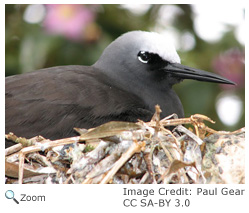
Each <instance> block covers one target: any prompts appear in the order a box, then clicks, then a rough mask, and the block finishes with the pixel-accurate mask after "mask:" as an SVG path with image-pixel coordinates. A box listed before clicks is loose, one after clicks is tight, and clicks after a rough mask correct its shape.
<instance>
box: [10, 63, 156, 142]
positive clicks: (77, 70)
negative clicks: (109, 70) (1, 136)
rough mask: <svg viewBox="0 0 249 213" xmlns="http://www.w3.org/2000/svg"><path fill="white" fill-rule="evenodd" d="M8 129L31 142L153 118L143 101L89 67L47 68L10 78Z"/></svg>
mask: <svg viewBox="0 0 249 213" xmlns="http://www.w3.org/2000/svg"><path fill="white" fill-rule="evenodd" d="M5 91H6V92H5V125H6V127H5V131H6V133H8V132H13V133H14V134H16V135H17V136H22V137H26V138H31V137H34V136H37V135H42V136H43V137H45V138H49V139H58V138H63V137H70V136H73V135H75V132H74V130H73V128H74V127H80V128H91V127H95V126H98V125H100V124H103V123H105V122H108V121H112V120H120V121H137V119H138V118H139V119H143V120H149V119H150V118H151V116H152V114H153V112H152V111H149V110H148V108H147V107H146V106H144V104H143V102H142V100H140V98H139V97H137V96H135V95H134V94H131V93H127V92H126V91H123V90H122V89H120V88H119V87H118V85H115V82H113V81H111V80H110V79H109V78H108V77H107V76H105V75H104V74H103V73H102V72H98V70H96V69H94V68H93V67H87V66H61V67H53V68H48V69H42V70H38V71H35V72H31V73H25V74H22V75H16V76H10V77H7V78H6V79H5Z"/></svg>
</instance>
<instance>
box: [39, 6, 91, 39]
mask: <svg viewBox="0 0 249 213" xmlns="http://www.w3.org/2000/svg"><path fill="white" fill-rule="evenodd" d="M46 8H47V14H46V17H45V20H44V22H43V24H44V27H45V29H46V30H47V31H48V32H50V33H52V34H59V35H64V36H65V37H67V38H69V39H72V40H80V39H82V38H83V36H84V30H85V28H86V27H87V26H88V25H89V24H90V23H92V22H93V21H94V19H95V14H94V13H93V11H91V10H90V9H89V8H88V7H86V6H84V5H80V4H48V5H46Z"/></svg>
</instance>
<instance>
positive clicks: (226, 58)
mask: <svg viewBox="0 0 249 213" xmlns="http://www.w3.org/2000/svg"><path fill="white" fill-rule="evenodd" d="M213 69H214V71H215V72H217V73H218V74H220V75H221V76H224V77H225V78H228V79H229V80H232V81H233V82H235V83H236V84H237V86H236V87H237V88H244V86H245V55H244V53H243V52H242V51H240V50H238V49H230V50H228V51H226V52H224V53H222V54H220V55H219V56H217V57H216V58H214V60H213ZM221 86H222V88H225V89H227V88H233V87H232V86H229V85H225V84H222V85H221Z"/></svg>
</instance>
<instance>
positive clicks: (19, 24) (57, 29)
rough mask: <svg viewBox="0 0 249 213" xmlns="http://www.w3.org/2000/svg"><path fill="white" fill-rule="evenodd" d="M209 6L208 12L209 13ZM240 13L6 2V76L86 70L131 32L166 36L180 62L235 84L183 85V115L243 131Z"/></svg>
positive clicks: (176, 7) (241, 10)
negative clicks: (64, 67) (58, 68)
mask: <svg viewBox="0 0 249 213" xmlns="http://www.w3.org/2000/svg"><path fill="white" fill-rule="evenodd" d="M209 7H210V8H209ZM244 13H245V10H244V8H242V7H240V6H239V5H235V4H233V5H231V6H229V4H228V5H226V7H223V8H222V9H221V8H219V7H213V6H212V4H210V6H209V5H203V4H202V5H149V4H144V5H138V4H135V5H134V4H127V5H126V4H125V5H118V4H117V5H108V4H105V5H76V4H74V5H70V4H69V5H59V4H57V5H42V4H34V5H5V75H6V76H10V75H15V74H20V73H24V72H29V71H33V70H36V69H40V68H45V67H51V66H57V65H91V64H93V63H94V62H95V61H96V60H97V59H98V58H99V56H100V55H101V53H102V51H103V50H104V49H105V47H106V46H107V45H108V44H109V43H111V42H112V41H113V40H114V39H115V38H117V37H118V36H120V35H121V34H123V33H125V32H127V31H131V30H146V31H155V32H159V33H161V34H167V36H170V37H171V38H172V40H173V41H174V43H175V46H176V49H177V52H178V53H179V55H180V57H181V60H182V64H185V65H188V66H192V67H195V68H199V69H203V70H207V71H210V72H215V73H217V74H220V75H222V76H224V77H226V78H228V79H230V80H232V81H234V82H236V84H237V86H227V85H219V84H212V83H202V82H198V81H193V80H184V81H183V82H182V83H181V84H178V85H175V86H174V89H175V90H176V92H177V93H178V95H179V96H180V99H181V100H182V103H183V106H184V109H185V116H186V117H188V116H190V115H192V114H196V113H200V114H204V115H207V116H209V117H210V118H212V119H213V120H215V121H216V124H213V125H211V124H208V126H209V127H211V128H214V129H216V130H236V129H238V128H241V127H244V126H245V46H244V45H245V23H244Z"/></svg>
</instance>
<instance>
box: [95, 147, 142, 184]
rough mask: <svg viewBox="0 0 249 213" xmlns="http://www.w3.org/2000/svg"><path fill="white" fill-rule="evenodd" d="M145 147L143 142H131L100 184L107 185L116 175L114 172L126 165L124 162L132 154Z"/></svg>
mask: <svg viewBox="0 0 249 213" xmlns="http://www.w3.org/2000/svg"><path fill="white" fill-rule="evenodd" d="M145 145H146V143H145V142H133V143H132V145H131V146H130V148H129V149H128V150H127V151H126V152H125V153H124V154H122V156H121V157H120V158H119V160H118V161H117V162H116V163H115V165H114V166H113V167H112V169H111V170H110V171H109V172H108V173H107V175H106V176H105V177H104V178H103V179H102V181H101V182H100V184H105V183H108V182H109V181H110V180H111V179H112V178H113V176H114V175H115V174H116V172H117V171H118V170H119V169H120V168H121V167H122V166H123V165H124V164H125V163H126V161H127V160H129V159H130V158H131V157H132V155H133V154H135V153H137V152H140V151H141V150H142V149H143V148H144V147H145Z"/></svg>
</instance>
